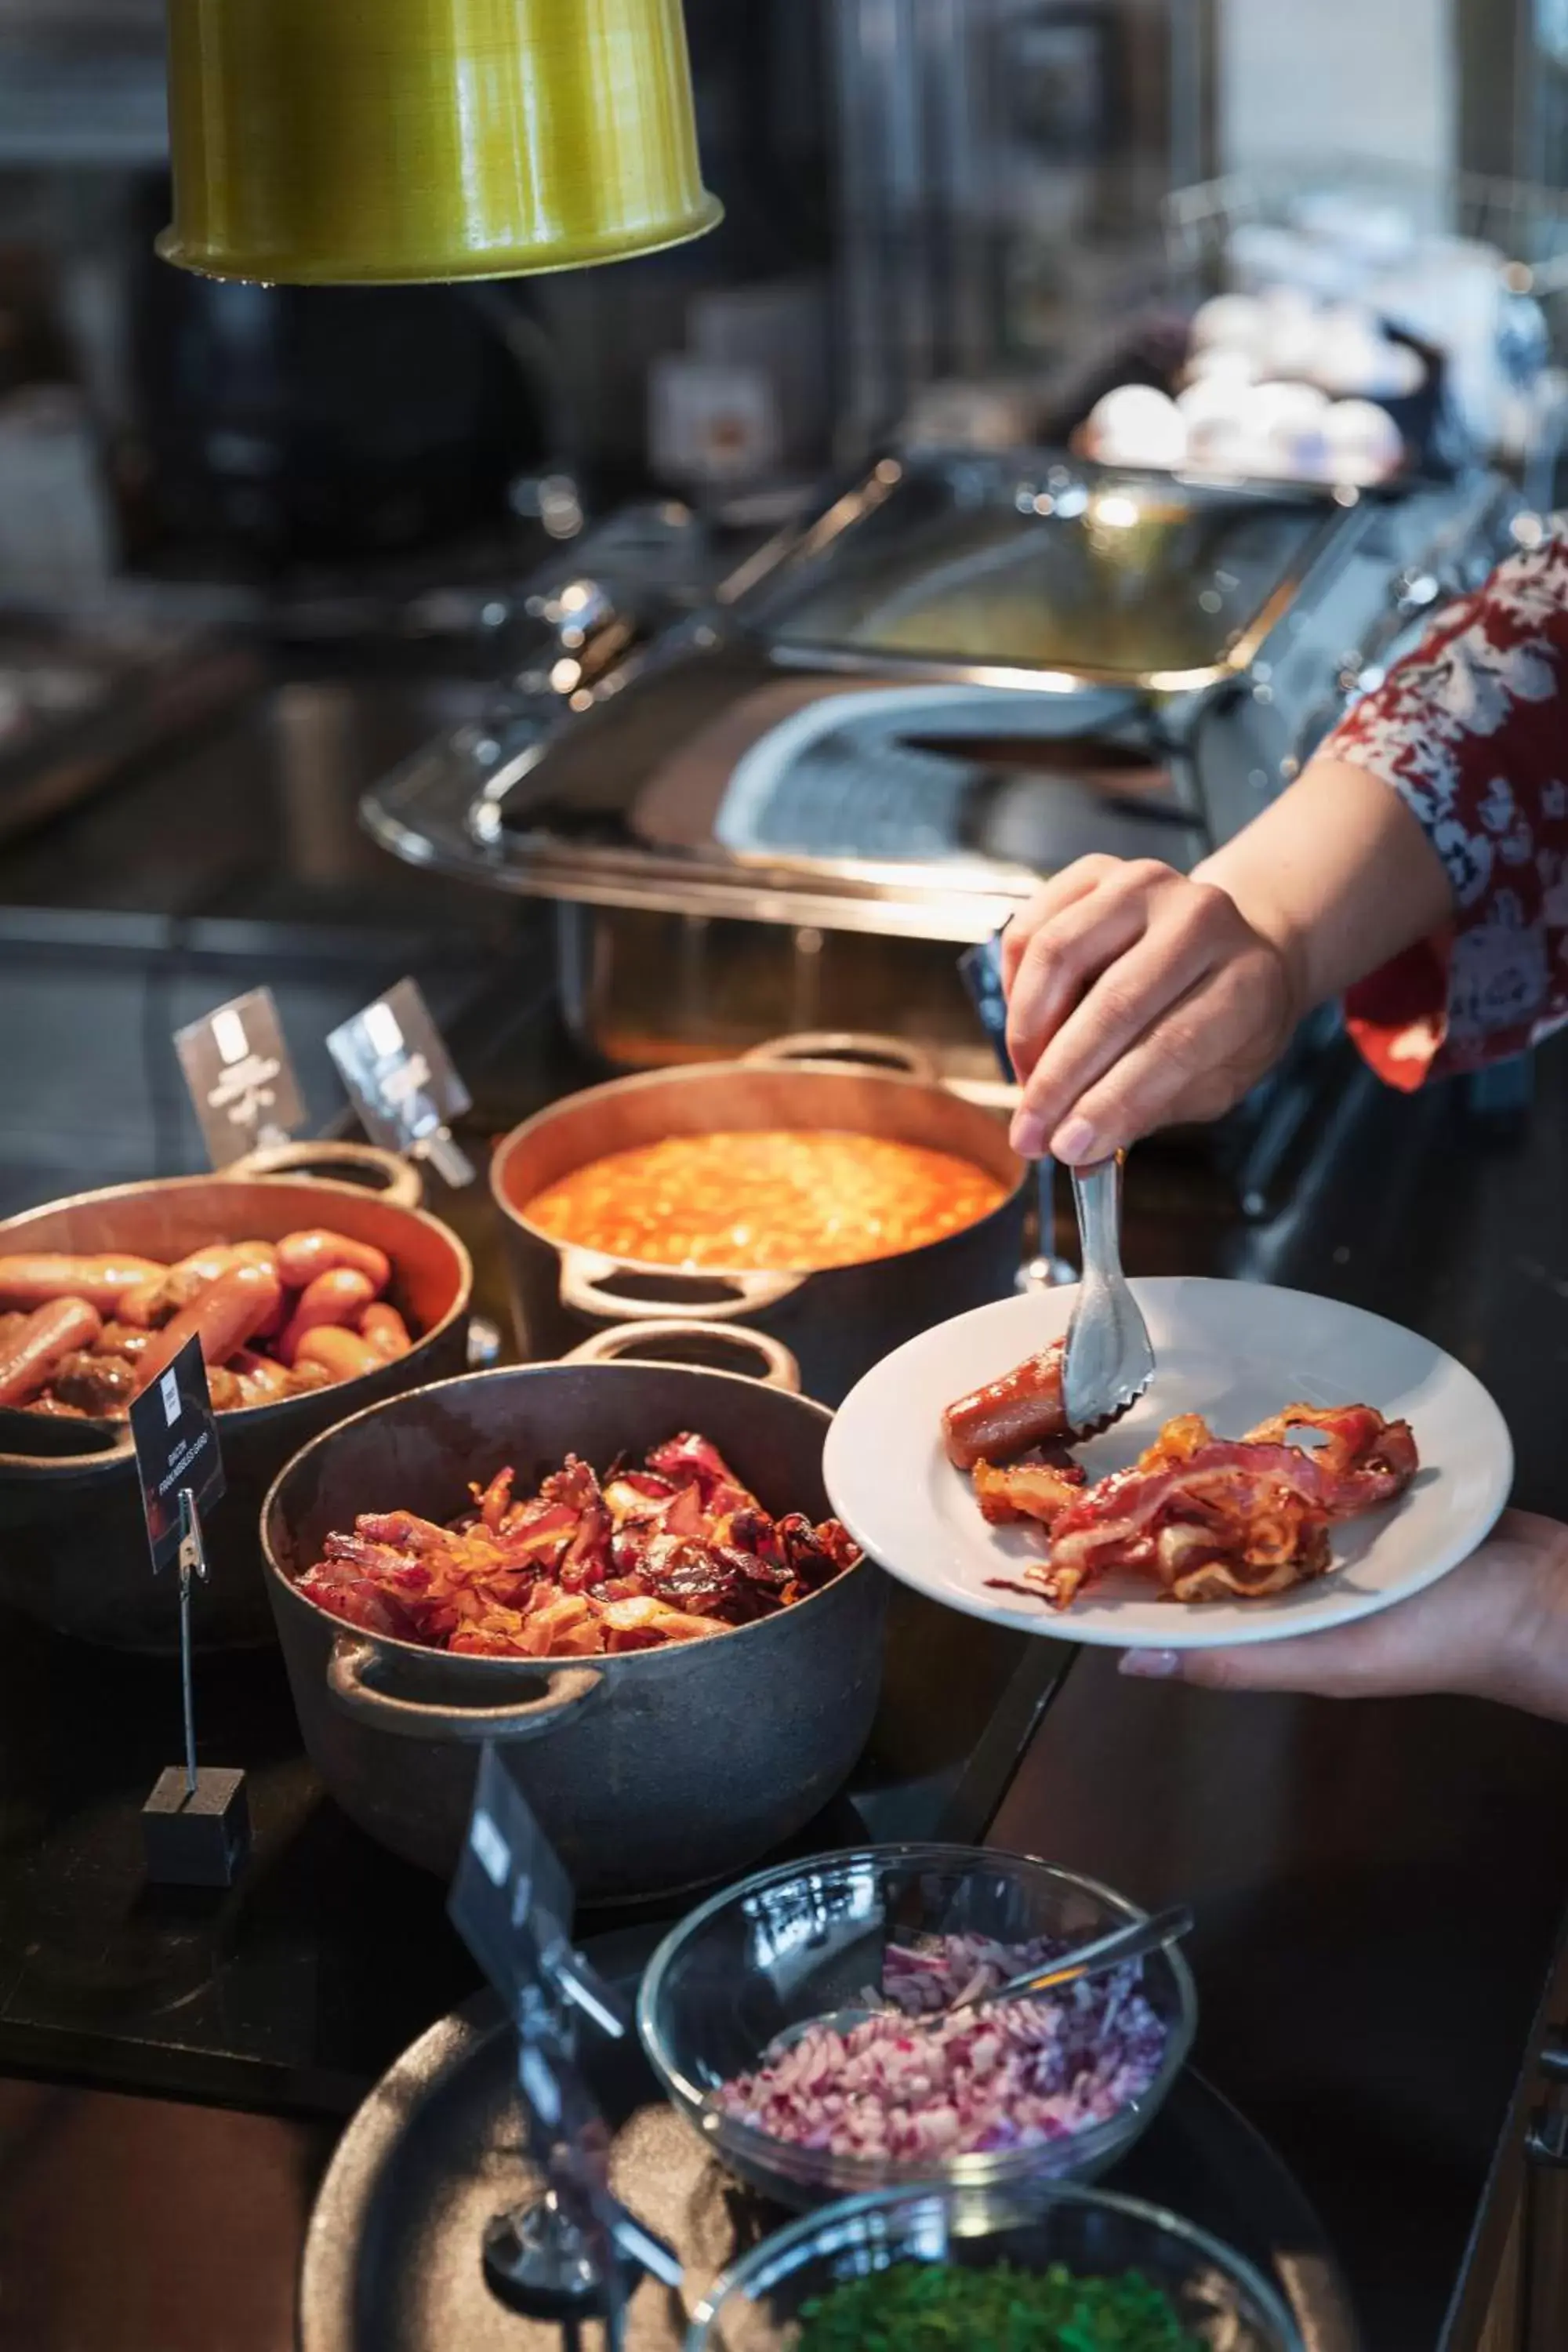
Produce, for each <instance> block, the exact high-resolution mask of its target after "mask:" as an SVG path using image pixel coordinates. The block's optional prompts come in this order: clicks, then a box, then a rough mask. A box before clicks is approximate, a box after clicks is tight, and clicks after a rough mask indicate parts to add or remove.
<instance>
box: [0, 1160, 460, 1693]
mask: <svg viewBox="0 0 1568 2352" xmlns="http://www.w3.org/2000/svg"><path fill="white" fill-rule="evenodd" d="M472 1278H473V1277H472V1269H471V1267H470V1265H469V1263H468V1253H467V1251H466V1250H465V1249H464V1248H463V1245H462V1244H461V1243H460V1242H459V1241H458V1238H457V1236H456V1235H455V1234H451V1233H449V1232H448V1231H447V1228H446V1226H444V1225H442V1224H439V1223H437V1221H436V1219H435V1218H434V1217H429V1216H426V1214H425V1213H423V1212H422V1211H420V1210H417V1209H411V1208H407V1207H404V1206H401V1205H399V1204H398V1203H397V1202H394V1201H393V1200H391V1199H389V1198H387V1197H386V1196H384V1195H379V1196H378V1195H376V1194H374V1193H371V1192H366V1191H364V1190H363V1188H362V1187H359V1186H357V1185H350V1184H337V1183H332V1182H328V1181H311V1180H306V1179H300V1178H288V1177H279V1178H267V1179H263V1178H259V1177H258V1178H247V1177H240V1178H235V1177H233V1176H232V1175H225V1176H221V1177H219V1176H198V1177H175V1178H170V1179H166V1180H163V1181H157V1182H153V1183H143V1184H124V1185H119V1186H116V1187H115V1188H113V1189H112V1190H110V1191H107V1192H86V1193H83V1194H81V1195H80V1196H79V1198H77V1199H75V1200H70V1201H59V1202H52V1203H51V1204H50V1205H49V1206H48V1207H47V1208H42V1209H34V1210H31V1211H29V1212H28V1213H26V1215H23V1216H20V1217H13V1218H11V1219H9V1220H8V1221H7V1222H6V1223H3V1224H0V1601H5V1603H6V1604H8V1605H9V1606H11V1607H13V1608H16V1609H20V1610H23V1611H25V1612H26V1614H27V1615H29V1616H32V1617H35V1618H37V1619H39V1620H41V1621H42V1622H45V1623H47V1624H49V1625H52V1626H53V1627H54V1628H55V1629H56V1630H57V1631H58V1632H60V1633H69V1634H74V1635H77V1636H79V1637H80V1638H82V1639H84V1640H86V1641H90V1642H98V1643H103V1644H105V1645H107V1646H109V1647H110V1648H114V1649H124V1650H141V1651H150V1652H163V1651H168V1650H171V1649H173V1648H174V1647H175V1646H176V1645H177V1620H176V1612H175V1610H174V1604H173V1597H172V1595H171V1593H170V1591H169V1590H168V1588H167V1585H166V1583H161V1582H159V1581H158V1580H155V1579H154V1578H153V1572H152V1569H151V1566H150V1564H149V1562H148V1558H147V1539H146V1534H145V1529H144V1528H143V1524H142V1499H141V1489H140V1486H139V1485H138V1481H137V1475H136V1464H135V1456H134V1452H133V1449H132V1441H131V1433H130V1428H129V1423H128V1421H127V1417H126V1416H127V1412H128V1408H129V1405H130V1403H131V1402H132V1398H133V1397H134V1396H135V1395H136V1394H138V1393H139V1392H140V1391H141V1390H142V1389H144V1388H146V1387H147V1386H149V1385H150V1384H151V1382H152V1381H153V1380H154V1379H155V1378H156V1377H157V1375H158V1373H159V1372H160V1371H161V1370H163V1368H164V1367H165V1366H166V1365H167V1364H168V1363H170V1362H171V1361H172V1360H173V1359H174V1355H175V1354H176V1353H177V1352H178V1351H179V1349H180V1348H181V1346H182V1345H183V1344H184V1342H185V1341H186V1340H187V1339H190V1338H192V1337H195V1338H197V1339H200V1341H201V1345H202V1352H203V1355H204V1357H205V1360H206V1364H207V1378H208V1383H209V1386H210V1388H211V1391H212V1398H213V1403H214V1405H215V1407H216V1410H217V1413H218V1431H219V1437H220V1441H221V1443H222V1446H223V1457H224V1469H225V1473H226V1480H227V1493H226V1496H225V1499H224V1501H223V1502H222V1504H221V1505H220V1506H219V1507H218V1508H217V1509H216V1511H215V1512H214V1513H213V1514H212V1517H211V1521H210V1524H209V1526H208V1528H207V1530H206V1535H207V1555H208V1562H209V1568H210V1575H209V1578H208V1580H207V1581H206V1583H205V1584H203V1585H200V1586H198V1588H197V1589H196V1591H195V1594H194V1595H193V1608H194V1612H195V1633H196V1638H197V1641H198V1643H201V1644H202V1645H203V1646H204V1647H205V1648H235V1647H244V1646H247V1645H249V1644H253V1643H263V1642H267V1641H269V1640H270V1639H271V1634H272V1625H271V1617H270V1613H269V1612H268V1606H267V1601H266V1599H265V1597H264V1593H263V1589H262V1580H261V1569H260V1557H259V1550H258V1542H257V1516H258V1511H259V1509H260V1506H261V1498H262V1496H263V1495H264V1494H265V1493H266V1491H267V1488H268V1485H269V1484H270V1483H271V1480H272V1478H273V1476H274V1475H275V1474H276V1473H277V1471H278V1469H279V1465H281V1464H282V1463H284V1462H286V1461H287V1460H288V1459H289V1455H290V1454H293V1453H294V1452H296V1451H297V1450H298V1448H299V1447H300V1445H301V1444H304V1443H305V1442H306V1440H307V1439H309V1438H310V1437H313V1436H315V1435H316V1434H317V1433H318V1432H319V1431H321V1430H322V1429H325V1428H328V1427H329V1426H330V1425H331V1423H333V1422H335V1421H339V1420H341V1419H342V1417H343V1415H344V1414H345V1413H348V1412H353V1411H354V1410H355V1408H356V1407H357V1406H359V1405H361V1404H363V1403H366V1402H374V1400H375V1399H377V1398H380V1397H386V1396H393V1395H395V1394H397V1393H398V1392H400V1391H402V1390H404V1389H407V1388H413V1387H415V1386H416V1385H417V1384H418V1383H419V1382H421V1381H425V1380H428V1379H431V1378H433V1377H439V1376H440V1375H441V1374H443V1373H446V1372H453V1371H458V1370H461V1369H462V1367H463V1365H464V1363H465V1362H466V1360H467V1348H468V1298H469V1293H470V1289H471V1286H472Z"/></svg>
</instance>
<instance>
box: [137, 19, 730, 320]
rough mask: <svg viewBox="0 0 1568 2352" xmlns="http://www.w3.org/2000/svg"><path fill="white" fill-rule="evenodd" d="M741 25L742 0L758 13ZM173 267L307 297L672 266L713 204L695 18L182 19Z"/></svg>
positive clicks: (172, 25)
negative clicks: (696, 85) (624, 263)
mask: <svg viewBox="0 0 1568 2352" xmlns="http://www.w3.org/2000/svg"><path fill="white" fill-rule="evenodd" d="M740 5H744V0H740ZM168 14H169V118H170V142H171V151H172V157H173V167H174V226H172V227H171V228H168V229H166V230H165V231H164V233H163V236H162V237H161V238H160V239H159V241H158V250H159V252H160V253H161V254H162V255H163V258H164V259H165V260H166V261H172V262H174V263H176V264H177V265H178V267H179V268H183V269H193V270H197V271H200V272H201V273H202V274H203V275H205V276H206V277H209V278H250V279H259V280H263V281H265V282H267V283H269V284H277V285H291V286H350V285H359V286H369V285H399V284H404V285H406V284H410V283H417V282H428V281H431V280H443V279H450V278H512V277H521V276H525V275H529V274H531V273H534V272H537V271H541V270H549V269H573V268H582V267H584V266H585V265H587V264H591V263H595V262H603V261H619V260H622V259H624V258H626V257H629V256H631V255H633V254H638V253H654V252H657V251H658V249H659V248H660V247H664V246H671V245H680V244H683V243H685V242H686V241H687V240H688V239H689V238H691V237H696V236H702V235H703V234H704V232H705V231H706V230H708V229H710V228H712V227H713V226H714V225H715V224H716V223H717V222H718V221H719V220H720V219H721V216H722V215H721V206H720V205H719V204H718V202H717V200H716V199H715V198H714V197H712V196H710V194H708V192H707V190H706V189H705V188H704V187H703V184H702V172H701V165H700V161H699V158H698V152H697V128H696V121H695V110H694V106H693V101H692V92H691V68H690V63H689V58H688V56H687V48H686V26H685V21H684V18H683V16H682V15H681V5H680V0H168Z"/></svg>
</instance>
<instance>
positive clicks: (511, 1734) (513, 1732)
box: [327, 1633, 607, 1744]
mask: <svg viewBox="0 0 1568 2352" xmlns="http://www.w3.org/2000/svg"><path fill="white" fill-rule="evenodd" d="M379 1655H380V1653H379V1652H378V1650H377V1649H376V1646H375V1643H374V1642H365V1641H356V1640H355V1638H354V1637H353V1634H351V1633H340V1634H339V1635H338V1636H337V1638H336V1640H335V1641H334V1642H333V1643H332V1654H331V1660H330V1662H329V1664H328V1666H327V1689H328V1692H329V1694H330V1695H331V1701H332V1704H333V1706H335V1707H337V1708H339V1709H340V1711H341V1712H342V1714H344V1715H350V1716H353V1718H354V1720H355V1721H356V1722H357V1723H364V1724H368V1725H369V1726H370V1727H371V1728H372V1729H373V1730H374V1731H392V1732H395V1733H396V1734H397V1735H398V1736H399V1738H404V1739H460V1740H464V1741H466V1742H471V1743H474V1744H477V1743H478V1742H479V1741H480V1740H485V1739H531V1738H538V1737H539V1736H540V1735H541V1734H542V1733H544V1732H546V1731H553V1730H554V1729H555V1728H556V1727H557V1725H559V1724H562V1723H565V1722H567V1721H569V1720H570V1718H571V1717H573V1716H575V1715H581V1714H582V1713H583V1712H584V1709H586V1708H587V1707H589V1706H593V1705H594V1704H595V1701H596V1700H598V1699H600V1698H602V1697H603V1696H604V1695H605V1690H606V1688H607V1685H606V1684H605V1676H604V1675H603V1673H602V1672H601V1670H600V1669H599V1668H598V1667H597V1666H568V1667H565V1668H561V1667H557V1668H556V1669H555V1670H554V1671H553V1672H552V1673H551V1674H550V1675H548V1677H547V1679H546V1682H545V1685H544V1688H543V1690H542V1691H541V1692H540V1693H539V1695H538V1696H537V1697H534V1698H516V1699H510V1700H509V1701H508V1702H507V1703H506V1705H505V1706H434V1705H432V1704H431V1703H430V1702H429V1701H428V1700H426V1699H416V1698H394V1697H393V1696H391V1694H390V1693H389V1692H387V1691H384V1690H378V1689H377V1687H376V1685H375V1683H374V1681H373V1679H372V1674H373V1670H374V1666H375V1664H376V1661H377V1659H378V1657H379ZM518 1663H519V1664H520V1665H521V1664H527V1663H528V1662H527V1661H525V1660H522V1659H520V1660H519V1661H518ZM544 1663H545V1662H544V1661H543V1660H542V1659H541V1660H539V1661H538V1664H539V1666H540V1668H541V1670H542V1669H543V1666H544Z"/></svg>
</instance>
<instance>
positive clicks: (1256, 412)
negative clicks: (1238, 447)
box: [1252, 383, 1329, 433]
mask: <svg viewBox="0 0 1568 2352" xmlns="http://www.w3.org/2000/svg"><path fill="white" fill-rule="evenodd" d="M1328 409H1329V397H1328V394H1327V393H1325V392H1320V390H1319V389H1318V386H1317V385H1316V384H1315V383H1259V384H1255V385H1254V386H1253V388H1252V419H1253V429H1254V430H1255V431H1256V432H1258V433H1317V432H1321V430H1322V425H1323V419H1324V417H1325V416H1326V415H1327V414H1328Z"/></svg>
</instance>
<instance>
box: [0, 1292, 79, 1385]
mask: <svg viewBox="0 0 1568 2352" xmlns="http://www.w3.org/2000/svg"><path fill="white" fill-rule="evenodd" d="M102 1328H103V1318H102V1317H101V1316H100V1314H99V1311H98V1309H97V1307H94V1306H93V1305H92V1303H91V1302H90V1300H89V1299H86V1298H51V1299H50V1300H49V1301H48V1303H47V1306H44V1307H35V1309H34V1310H33V1312H32V1314H31V1315H29V1316H28V1318H27V1319H26V1323H24V1324H23V1326H22V1328H21V1329H20V1331H18V1332H16V1333H15V1334H14V1335H13V1336H12V1338H11V1339H9V1340H8V1341H7V1342H6V1344H5V1348H4V1349H0V1404H26V1402H27V1400H28V1399H29V1398H30V1397H35V1396H37V1393H38V1391H39V1390H40V1389H45V1388H47V1386H48V1384H49V1382H50V1381H51V1380H52V1379H53V1378H54V1375H55V1373H56V1372H57V1371H58V1370H59V1368H60V1366H61V1365H62V1364H63V1363H64V1362H65V1360H66V1358H67V1357H68V1356H74V1355H78V1354H79V1352H80V1351H81V1349H83V1348H90V1347H91V1345H92V1343H93V1341H94V1340H95V1339H97V1337H98V1335H99V1333H100V1331H101V1330H102Z"/></svg>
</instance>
